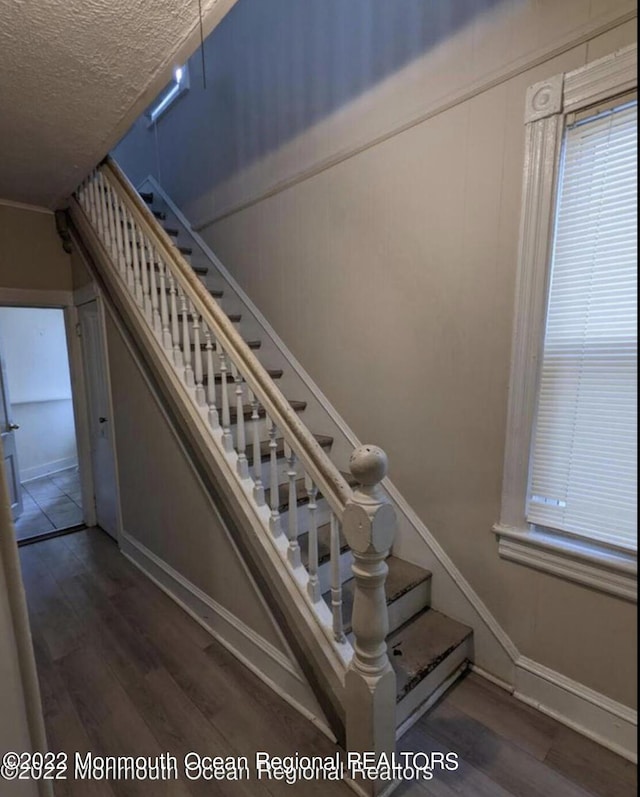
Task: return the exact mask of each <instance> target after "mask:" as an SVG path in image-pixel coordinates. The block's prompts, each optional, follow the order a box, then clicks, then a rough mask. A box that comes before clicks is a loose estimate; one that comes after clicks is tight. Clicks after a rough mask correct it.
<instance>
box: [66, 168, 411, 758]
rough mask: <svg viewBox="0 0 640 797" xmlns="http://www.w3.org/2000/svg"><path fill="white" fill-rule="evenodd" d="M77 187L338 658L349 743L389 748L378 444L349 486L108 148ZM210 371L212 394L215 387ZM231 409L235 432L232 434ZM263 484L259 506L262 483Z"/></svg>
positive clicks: (139, 308)
mask: <svg viewBox="0 0 640 797" xmlns="http://www.w3.org/2000/svg"><path fill="white" fill-rule="evenodd" d="M76 198H77V200H78V204H79V206H80V208H82V210H83V211H84V215H85V217H86V219H88V222H89V224H90V226H91V228H92V230H93V233H94V234H95V236H96V237H97V239H98V240H99V241H100V242H101V244H102V246H103V247H104V250H105V252H106V254H107V255H108V259H109V261H110V262H111V263H112V264H113V266H114V269H115V271H116V273H117V274H119V276H120V278H121V283H122V286H123V287H124V289H125V294H127V295H128V296H129V299H130V301H131V303H132V311H134V312H138V313H139V314H140V316H141V317H142V319H143V320H144V322H145V323H146V325H147V326H148V327H149V328H150V330H151V331H152V332H153V334H154V337H155V339H156V340H157V341H158V344H159V345H160V346H161V348H162V349H163V350H164V351H165V354H166V356H167V358H168V363H169V364H171V365H172V366H173V368H174V369H175V371H176V373H177V374H179V376H180V380H181V382H182V384H183V385H184V387H185V388H186V389H187V392H188V393H189V395H191V397H192V400H193V402H194V404H195V405H196V407H197V408H198V410H199V412H200V414H201V416H202V417H203V418H206V419H207V420H208V425H209V428H210V430H211V433H212V435H213V436H214V439H215V440H217V441H218V442H217V444H218V445H219V446H220V447H222V449H223V450H224V451H225V452H227V455H228V459H229V461H230V462H231V461H232V462H233V464H234V472H235V473H236V477H237V478H238V479H239V480H240V481H241V482H242V483H243V484H246V493H247V495H250V496H251V497H252V499H253V502H254V505H255V506H256V507H257V508H258V510H262V511H263V514H262V517H263V519H265V526H266V528H267V529H268V530H270V533H271V536H272V538H273V539H274V542H277V543H278V546H279V550H280V552H281V554H282V558H283V560H284V561H287V562H288V564H289V567H290V569H291V572H292V573H293V575H294V577H295V580H296V582H297V583H298V587H299V589H300V594H301V596H302V597H303V599H304V600H306V601H307V602H308V603H309V604H310V606H311V607H312V609H313V611H314V613H315V615H316V616H317V617H318V620H319V622H320V626H321V627H322V629H323V631H324V632H325V634H327V638H328V639H329V640H330V641H331V642H332V644H333V645H334V648H335V649H336V651H337V652H338V654H339V657H340V658H341V659H342V661H343V662H344V667H345V683H346V684H347V686H348V692H349V695H350V696H349V697H348V703H349V705H348V706H347V715H348V716H347V744H348V747H349V749H352V750H361V751H378V752H391V751H392V750H393V747H394V739H393V733H394V731H395V722H394V721H393V717H394V716H395V715H394V709H395V677H394V675H393V671H392V670H391V667H390V664H389V659H388V656H387V652H386V646H385V643H384V639H385V636H386V633H387V630H388V615H387V608H386V600H385V595H384V581H385V577H386V572H387V566H386V564H385V562H384V559H385V557H386V556H387V555H388V552H389V548H390V546H391V542H392V539H393V533H394V528H395V518H394V514H393V510H392V508H391V506H390V505H389V504H388V502H387V501H386V498H385V496H384V492H383V491H382V490H381V489H380V488H379V482H380V481H381V480H382V478H383V477H384V475H385V473H386V457H385V456H384V453H383V452H381V450H380V449H377V448H375V447H371V446H365V447H361V448H360V449H357V450H356V452H354V455H353V456H352V459H351V462H350V466H351V469H352V473H353V475H354V477H355V478H356V480H357V481H359V482H360V484H361V486H360V488H359V489H356V491H355V492H354V491H352V489H351V487H350V486H349V484H348V483H347V481H346V480H345V479H344V477H343V476H342V475H341V474H340V472H339V471H338V470H337V468H336V467H335V466H334V465H333V463H332V462H331V460H330V459H329V458H328V457H327V455H326V453H325V452H324V450H323V449H322V447H321V446H320V445H319V443H318V442H317V441H316V439H315V438H314V437H313V435H312V434H311V433H310V432H309V430H308V429H307V427H306V426H305V424H304V423H303V422H302V421H301V419H300V418H299V417H298V415H297V414H296V412H295V411H294V410H293V409H292V408H291V406H290V405H289V403H288V402H287V400H286V398H285V397H284V396H283V395H282V393H281V392H280V390H279V389H278V387H277V386H276V385H275V383H274V381H273V380H272V379H271V377H270V376H269V374H268V372H267V371H266V369H265V368H264V367H263V366H262V364H261V363H260V361H259V360H258V359H257V357H256V356H255V355H254V354H253V352H252V351H251V349H250V348H249V346H248V345H247V344H246V343H245V341H244V340H243V339H242V338H241V337H240V335H239V334H238V332H237V331H236V329H235V328H234V327H233V324H232V322H231V321H230V320H229V318H228V317H227V316H226V314H225V313H224V312H223V311H222V309H221V308H220V307H219V306H218V304H217V302H216V301H215V300H214V299H213V298H212V296H211V295H210V294H209V292H208V291H207V289H206V288H205V286H204V285H203V284H202V283H201V282H200V280H199V279H198V278H197V276H196V274H195V273H194V272H193V270H192V269H191V267H190V266H189V265H188V264H187V262H186V261H185V260H184V259H183V257H182V256H181V255H180V253H179V252H178V251H177V249H176V248H175V247H174V245H173V242H172V241H171V239H170V238H169V236H168V235H167V233H166V232H165V231H164V230H162V229H161V228H160V227H159V225H157V223H156V221H155V218H154V217H153V215H152V213H151V211H150V210H149V209H148V208H147V207H146V205H145V204H144V203H143V202H142V200H141V199H140V197H139V195H138V194H137V192H136V191H135V189H134V188H133V186H132V185H131V184H130V183H129V181H128V180H127V178H126V177H125V176H124V174H123V173H122V172H121V170H120V169H119V168H118V166H117V165H116V164H115V163H114V162H113V161H112V160H111V159H108V160H107V161H106V162H104V163H103V164H102V165H101V166H100V167H99V168H98V169H97V170H95V171H94V172H93V173H92V174H91V175H90V176H89V177H88V178H87V179H86V180H85V181H83V183H82V184H81V185H80V187H79V188H78V190H77V191H76ZM151 291H153V293H151ZM157 292H159V294H160V295H159V301H158V296H157V295H156V294H157ZM202 347H204V351H203V349H202ZM214 350H215V354H214ZM216 361H219V364H217V363H216ZM205 376H206V389H205ZM218 380H219V383H220V401H219V402H217V401H216V392H215V384H217V383H218ZM230 386H231V389H229V388H230ZM245 390H246V391H247V399H248V402H249V407H250V414H249V415H248V416H247V415H245V412H246V410H245V405H244V396H245ZM260 409H262V411H263V413H261V412H260ZM234 412H235V415H236V439H235V440H234V439H233V435H232V433H231V425H232V422H231V417H232V414H233V413H234ZM261 414H263V415H264V416H266V417H265V421H266V426H267V430H268V431H269V456H268V458H267V463H266V468H267V471H268V473H269V475H268V477H267V478H266V479H264V480H263V479H262V478H261V475H260V469H261V462H260V456H259V445H258V440H259V433H258V430H257V424H258V422H259V418H260V417H261ZM276 430H277V431H276ZM277 433H279V434H280V435H282V437H283V439H284V445H285V456H286V461H287V465H288V468H287V472H286V476H287V479H288V482H287V484H288V487H287V491H288V501H287V503H286V508H287V510H288V512H289V518H288V522H287V523H286V524H284V525H283V524H282V520H281V517H280V514H281V513H280V508H281V507H280V506H279V502H280V490H279V478H278V473H277V461H276V458H275V449H274V445H275V438H276V434H277ZM216 435H217V437H216ZM299 476H302V478H303V483H304V485H305V491H306V494H307V495H308V497H309V505H310V512H311V517H310V524H311V525H310V531H311V534H310V539H311V544H313V545H314V546H317V534H315V533H314V529H315V523H316V516H315V510H316V503H315V497H316V495H317V494H318V492H320V493H321V494H322V496H323V497H324V498H325V499H326V501H327V504H328V505H329V507H330V512H331V514H330V526H331V535H330V536H331V539H330V542H331V562H332V579H331V595H332V611H330V610H329V609H328V607H327V606H326V605H325V603H324V601H323V600H322V598H321V595H320V591H319V589H318V584H317V547H316V548H315V550H313V551H310V555H309V569H307V568H304V567H303V566H302V565H301V558H300V547H299V544H298V539H297V538H298V525H297V492H296V483H297V479H298V477H299ZM249 483H250V484H249ZM269 485H270V506H265V490H266V489H268V488H269ZM339 524H342V526H343V529H344V532H345V535H346V536H347V541H348V543H349V545H350V547H351V549H352V551H353V555H354V558H355V564H354V567H353V571H354V576H355V600H354V610H353V618H352V627H353V632H354V638H355V653H354V651H353V648H352V647H351V644H350V643H349V642H348V641H347V640H346V638H345V636H344V633H343V628H342V607H341V604H342V594H341V583H340V578H339V556H340V543H339ZM285 526H286V527H285ZM350 737H351V740H352V741H351V742H350V741H349V738H350Z"/></svg>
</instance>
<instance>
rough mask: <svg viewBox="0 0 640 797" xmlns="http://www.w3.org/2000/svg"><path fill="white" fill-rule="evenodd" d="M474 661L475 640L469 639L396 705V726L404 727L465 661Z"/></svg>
mask: <svg viewBox="0 0 640 797" xmlns="http://www.w3.org/2000/svg"><path fill="white" fill-rule="evenodd" d="M472 660H473V638H472V637H467V638H466V639H465V640H464V641H463V642H462V643H461V644H460V645H458V647H457V648H456V649H455V650H453V651H451V653H450V654H449V655H448V656H447V657H446V658H445V659H443V661H441V662H440V664H438V666H437V667H435V668H434V669H433V670H432V671H431V672H430V673H429V675H427V676H426V678H423V679H422V681H420V683H419V684H417V685H416V686H415V687H414V688H413V689H412V690H411V691H410V692H409V693H408V694H407V695H405V697H403V698H402V700H400V702H399V703H397V704H396V726H397V727H399V726H400V725H402V723H403V722H405V720H407V718H408V717H409V716H411V714H413V713H414V711H416V710H419V708H420V706H421V705H422V704H423V703H424V702H425V701H426V700H428V699H429V697H430V695H431V694H432V692H434V691H435V690H436V689H437V688H438V687H439V686H440V684H442V683H443V682H444V681H446V680H447V678H449V677H450V676H451V675H453V673H455V671H456V670H458V669H459V668H460V667H461V666H462V665H464V663H465V661H472Z"/></svg>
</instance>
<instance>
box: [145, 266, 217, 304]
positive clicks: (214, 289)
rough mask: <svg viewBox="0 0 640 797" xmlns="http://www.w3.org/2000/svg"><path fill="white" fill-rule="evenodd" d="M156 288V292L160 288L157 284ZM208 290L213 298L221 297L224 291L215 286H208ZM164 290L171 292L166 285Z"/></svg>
mask: <svg viewBox="0 0 640 797" xmlns="http://www.w3.org/2000/svg"><path fill="white" fill-rule="evenodd" d="M192 268H193V266H192ZM194 270H195V269H194ZM156 290H157V291H158V293H160V290H161V289H160V286H159V285H158V287H157V289H156ZM208 291H209V294H210V295H211V296H213V298H214V299H222V297H223V296H224V291H221V290H218V289H217V288H209V289H208ZM165 292H166V293H171V288H170V287H168V286H167V287H165Z"/></svg>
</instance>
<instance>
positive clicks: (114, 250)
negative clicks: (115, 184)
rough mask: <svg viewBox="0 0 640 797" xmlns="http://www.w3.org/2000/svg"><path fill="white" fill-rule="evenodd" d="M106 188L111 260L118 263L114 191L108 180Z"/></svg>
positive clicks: (105, 183) (105, 184) (105, 182)
mask: <svg viewBox="0 0 640 797" xmlns="http://www.w3.org/2000/svg"><path fill="white" fill-rule="evenodd" d="M103 179H104V176H103ZM104 188H105V195H106V198H107V212H108V214H109V253H110V255H111V258H112V259H113V260H115V261H116V262H117V259H118V248H117V244H116V225H115V221H114V216H113V191H112V190H111V186H110V185H109V183H108V182H107V181H106V180H105V181H104Z"/></svg>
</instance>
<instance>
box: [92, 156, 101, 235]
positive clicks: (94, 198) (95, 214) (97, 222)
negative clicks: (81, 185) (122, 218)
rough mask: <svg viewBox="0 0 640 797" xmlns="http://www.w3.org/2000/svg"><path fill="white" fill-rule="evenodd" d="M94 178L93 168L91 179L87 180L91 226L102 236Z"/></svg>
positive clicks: (95, 175) (95, 176) (95, 177)
mask: <svg viewBox="0 0 640 797" xmlns="http://www.w3.org/2000/svg"><path fill="white" fill-rule="evenodd" d="M96 180H97V174H96V172H95V170H94V171H93V172H92V174H91V180H89V201H90V205H91V221H92V222H93V226H94V228H95V230H96V232H97V233H98V237H99V238H102V226H101V225H102V219H101V218H100V207H99V203H98V196H97V193H96Z"/></svg>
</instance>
